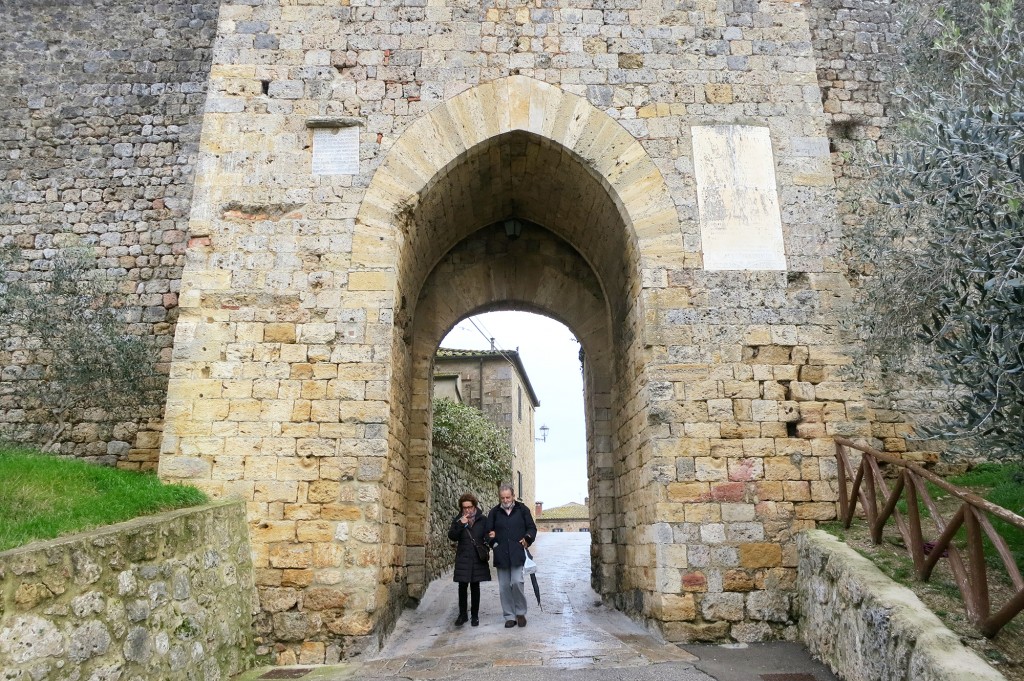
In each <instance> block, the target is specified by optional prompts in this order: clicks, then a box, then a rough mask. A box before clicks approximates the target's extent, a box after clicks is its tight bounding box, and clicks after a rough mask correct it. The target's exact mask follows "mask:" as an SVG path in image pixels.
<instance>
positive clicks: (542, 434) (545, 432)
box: [533, 426, 551, 442]
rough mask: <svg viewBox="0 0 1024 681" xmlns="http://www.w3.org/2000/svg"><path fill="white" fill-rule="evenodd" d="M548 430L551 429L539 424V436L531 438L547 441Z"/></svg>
mask: <svg viewBox="0 0 1024 681" xmlns="http://www.w3.org/2000/svg"><path fill="white" fill-rule="evenodd" d="M549 430H551V429H550V428H548V427H547V426H541V427H540V437H535V438H533V439H534V440H536V441H537V442H547V441H548V431H549Z"/></svg>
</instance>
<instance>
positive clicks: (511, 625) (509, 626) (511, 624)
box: [505, 620, 516, 629]
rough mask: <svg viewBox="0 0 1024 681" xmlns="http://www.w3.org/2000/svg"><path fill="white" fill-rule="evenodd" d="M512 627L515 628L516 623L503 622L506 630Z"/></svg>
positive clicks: (513, 621)
mask: <svg viewBox="0 0 1024 681" xmlns="http://www.w3.org/2000/svg"><path fill="white" fill-rule="evenodd" d="M514 626H516V621H515V620H505V628H506V629H511V628H512V627H514Z"/></svg>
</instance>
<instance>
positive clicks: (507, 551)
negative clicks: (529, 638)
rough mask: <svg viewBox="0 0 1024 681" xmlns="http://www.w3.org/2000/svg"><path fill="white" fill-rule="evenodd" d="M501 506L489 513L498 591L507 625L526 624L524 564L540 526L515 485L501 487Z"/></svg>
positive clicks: (499, 499)
mask: <svg viewBox="0 0 1024 681" xmlns="http://www.w3.org/2000/svg"><path fill="white" fill-rule="evenodd" d="M498 501H499V503H498V505H497V506H495V507H494V508H492V509H491V512H490V513H489V514H488V515H487V521H488V526H489V527H490V528H491V532H490V534H489V535H488V536H489V537H490V539H491V546H492V547H493V548H494V568H495V571H496V572H497V573H498V593H500V594H501V611H502V613H503V614H504V615H505V628H506V629H511V628H512V627H514V626H516V625H517V624H518V625H519V626H521V627H525V626H526V592H525V591H524V589H523V563H525V562H526V547H527V546H529V545H530V544H532V543H533V540H534V539H536V538H537V525H536V524H535V523H534V522H533V515H532V514H531V513H530V509H528V508H526V506H524V505H523V504H521V503H519V502H518V501H516V500H515V493H514V492H513V490H512V485H510V484H508V483H502V485H501V487H499V488H498Z"/></svg>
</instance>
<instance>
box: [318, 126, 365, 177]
mask: <svg viewBox="0 0 1024 681" xmlns="http://www.w3.org/2000/svg"><path fill="white" fill-rule="evenodd" d="M313 174H314V175H358V174H359V128H358V127H355V126H350V127H344V128H314V129H313Z"/></svg>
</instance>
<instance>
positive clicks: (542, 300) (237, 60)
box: [160, 0, 872, 647]
mask: <svg viewBox="0 0 1024 681" xmlns="http://www.w3.org/2000/svg"><path fill="white" fill-rule="evenodd" d="M584 5H585V7H580V6H575V5H574V6H569V5H568V4H567V3H566V4H563V5H559V6H553V7H544V8H530V7H521V6H516V5H513V4H508V3H501V4H500V5H499V6H494V7H469V8H467V7H465V6H464V5H463V4H460V3H458V2H440V3H437V4H431V5H429V6H424V7H401V8H392V7H364V6H321V5H292V4H286V3H283V2H263V3H262V4H258V5H249V4H245V5H242V4H237V5H236V4H231V5H225V6H224V7H223V8H222V10H221V17H220V22H219V27H218V38H217V48H216V54H215V57H214V65H213V67H212V68H211V80H210V97H209V105H208V106H207V111H206V115H205V119H204V130H203V139H202V142H201V152H200V153H201V160H200V168H201V169H200V172H199V173H198V174H197V183H196V191H195V199H194V201H193V208H192V221H191V222H190V228H191V229H192V235H193V237H194V238H195V239H196V241H195V242H194V248H191V249H189V254H188V262H187V266H186V269H185V272H184V274H183V279H182V296H181V317H180V319H179V323H178V328H177V335H176V339H175V348H174V353H173V355H174V366H173V368H172V374H173V375H172V378H171V380H170V382H169V389H168V406H167V412H166V413H167V423H166V430H165V436H164V439H163V443H162V450H161V461H160V471H161V475H163V476H164V477H166V478H168V479H180V480H188V481H190V482H192V483H193V484H196V485H199V486H201V487H202V488H203V489H205V490H207V491H208V492H210V493H211V494H214V495H240V496H243V497H245V498H246V499H248V500H249V501H250V502H251V508H252V509H253V513H252V514H251V515H252V517H254V518H256V517H261V518H267V521H266V522H268V523H269V524H271V525H273V526H274V528H275V531H274V532H273V533H270V532H268V533H267V534H266V535H265V536H266V538H267V539H268V543H267V546H266V550H262V549H257V567H258V569H259V571H260V580H261V583H264V584H265V585H267V586H271V585H274V583H275V582H280V581H282V580H285V579H296V578H298V577H301V578H302V579H304V580H308V581H307V582H306V583H305V584H301V585H297V588H302V589H304V590H312V589H316V590H320V589H327V588H331V589H334V590H335V591H336V592H337V594H338V600H339V601H341V600H344V610H345V612H344V615H343V616H342V617H341V619H340V620H339V621H338V622H337V626H335V627H333V628H328V629H325V628H324V627H323V626H320V625H319V624H318V619H317V616H316V613H315V611H309V612H307V613H305V616H306V620H305V622H306V625H307V628H306V632H307V635H306V640H323V641H325V642H330V641H336V640H351V641H355V640H356V639H357V638H359V637H364V636H367V635H371V634H374V633H379V632H380V631H381V630H382V629H386V626H387V622H388V621H389V619H388V618H389V617H390V613H392V612H393V607H394V604H395V603H396V602H399V601H400V599H401V596H402V591H403V590H404V591H407V592H408V594H409V595H412V596H413V597H415V595H416V593H418V592H419V591H420V590H421V589H422V587H423V579H424V576H425V571H424V566H423V565H422V564H418V563H417V562H416V561H417V559H419V558H420V557H421V556H422V551H421V548H422V547H423V546H425V541H426V540H425V536H426V531H427V528H428V521H427V518H426V517H425V516H422V515H421V514H422V513H424V512H426V511H428V509H425V508H423V507H422V504H421V503H420V501H421V500H422V499H427V498H429V488H428V487H427V484H428V483H429V475H428V473H427V472H426V471H427V470H429V469H428V468H427V466H428V465H429V457H430V452H429V415H428V410H429V405H430V402H429V397H430V396H429V381H430V375H429V366H430V365H429V362H430V358H431V357H432V356H433V353H434V351H435V350H436V347H437V345H436V342H434V341H436V340H439V336H436V335H435V334H434V331H435V330H436V327H438V326H445V325H446V326H447V328H450V327H451V323H453V322H454V321H455V320H458V319H460V318H462V317H463V316H465V315H467V314H471V313H474V312H477V311H481V310H485V309H501V308H510V307H514V308H518V309H528V310H532V311H539V312H542V313H545V314H549V315H550V316H552V317H555V318H557V319H561V320H565V321H566V322H567V325H568V326H569V327H570V328H571V329H572V330H573V331H574V333H576V334H577V337H579V338H580V339H581V343H582V344H583V346H584V350H585V361H586V364H587V366H586V367H585V372H586V374H587V380H586V390H587V392H588V395H587V398H586V400H585V404H586V405H587V406H586V408H587V409H588V415H587V418H588V438H589V443H588V460H589V464H588V465H589V468H588V470H589V471H590V473H591V476H590V477H591V490H590V497H591V503H592V505H593V506H592V508H593V509H594V516H595V518H594V523H593V530H594V536H595V537H596V541H595V543H596V544H597V546H596V548H595V561H594V575H595V576H596V579H595V583H596V584H597V585H598V587H599V590H600V592H601V593H602V594H603V595H605V596H606V597H608V598H609V599H610V600H613V601H614V602H615V603H616V604H617V605H618V606H619V607H621V608H623V609H624V610H627V611H629V612H631V613H633V614H635V615H636V616H638V617H645V618H649V619H652V620H655V621H658V622H661V623H662V624H663V631H664V632H665V634H666V635H668V636H670V637H671V638H672V639H673V640H696V639H724V638H733V639H737V640H758V639H763V638H769V637H773V636H786V635H788V632H789V631H790V628H791V621H790V619H789V612H790V608H789V606H790V596H791V591H792V585H793V583H794V581H795V572H796V551H795V545H794V543H793V534H794V533H795V532H796V531H798V530H801V529H805V528H807V527H812V526H813V525H814V523H815V522H816V521H817V520H820V519H828V518H831V517H834V515H835V498H836V495H835V480H834V477H835V469H834V463H833V458H832V457H833V446H832V443H831V436H832V435H835V434H842V435H848V436H870V434H871V426H870V422H871V420H872V418H871V413H870V411H869V410H868V408H867V406H866V405H865V403H864V401H863V399H862V391H861V387H860V380H859V379H858V378H857V377H856V375H855V372H853V371H852V368H853V367H852V365H853V360H852V357H851V352H850V350H851V348H852V346H853V344H855V342H856V338H854V337H852V336H851V334H849V332H848V330H847V329H846V328H845V327H844V326H843V318H844V315H845V313H846V312H847V310H848V308H849V306H850V304H851V303H852V297H851V294H850V286H849V282H848V281H847V279H846V278H845V270H844V266H843V263H842V249H841V246H842V244H841V236H842V232H841V226H840V224H839V221H838V219H837V217H836V213H835V209H834V206H835V203H834V201H835V197H834V183H833V176H832V167H831V158H830V156H829V151H828V140H827V137H826V132H827V120H826V118H825V116H824V113H823V111H822V108H821V92H820V89H819V88H818V85H817V82H818V77H817V70H816V60H815V55H814V52H813V48H812V44H811V33H810V25H811V19H810V16H809V15H808V14H807V12H806V10H805V9H804V8H803V7H799V6H796V5H794V4H792V3H786V2H770V1H764V2H756V1H754V0H749V1H748V0H743V1H739V0H738V1H736V2H729V1H727V0H697V1H696V2H689V1H687V2H680V3H669V5H664V4H661V5H658V4H656V3H643V2H639V1H637V0H616V1H615V2H612V3H604V2H601V3H584ZM350 118H354V119H357V121H358V122H359V124H360V125H359V130H358V140H359V162H360V166H359V169H358V172H353V173H345V172H339V173H337V174H321V173H319V172H314V169H313V165H312V156H313V155H314V153H315V146H316V142H315V140H316V139H317V133H316V132H315V130H317V128H315V127H310V126H316V125H320V124H321V123H322V122H323V121H324V120H328V121H331V120H333V121H335V122H337V121H341V120H342V119H350ZM342 122H344V121H342ZM704 127H725V128H727V129H734V128H736V127H752V128H757V129H758V130H759V131H761V132H763V133H766V134H765V135H763V139H765V140H770V144H769V145H768V153H767V154H766V155H762V156H760V157H759V158H761V159H762V160H763V163H764V167H765V168H767V167H768V165H769V164H770V168H771V170H772V173H773V177H774V181H773V185H772V188H771V189H772V194H776V193H777V197H775V198H776V199H777V203H776V202H773V203H772V205H773V206H775V205H777V207H778V213H779V215H778V216H777V218H778V220H779V221H781V224H780V227H779V230H780V234H781V236H780V239H783V240H784V246H785V258H786V270H785V271H783V270H780V269H771V268H768V269H761V268H757V267H753V268H751V269H748V270H742V271H724V270H715V269H712V268H706V267H705V263H704V259H703V258H704V253H703V251H702V229H703V228H704V225H703V224H702V220H703V219H704V218H706V217H707V216H706V215H705V216H703V217H702V214H701V211H700V210H699V207H698V201H697V196H698V194H699V192H698V187H697V185H698V179H697V176H696V174H695V170H694V168H695V164H696V160H695V152H694V145H693V140H694V132H693V131H694V129H697V128H704ZM776 189H777V192H776V191H775V190H776ZM739 205H740V202H735V203H734V204H731V205H730V208H731V207H736V206H739ZM510 214H515V215H516V216H517V217H519V218H520V219H522V220H523V221H524V222H525V223H527V224H528V225H530V230H531V232H532V233H533V234H534V235H536V240H535V241H534V243H537V244H538V245H541V244H543V248H538V249H537V250H533V251H528V250H516V249H514V248H512V247H508V246H504V245H501V244H500V243H496V242H503V241H506V242H507V239H506V237H505V235H504V234H501V233H492V232H493V227H494V226H495V225H496V224H497V223H500V221H501V220H502V219H504V218H505V217H507V216H508V215H510ZM541 235H543V237H544V238H541ZM477 236H480V238H479V240H478V241H474V243H480V244H486V246H485V247H484V248H479V247H472V248H471V247H469V244H470V242H471V241H473V240H474V239H475V238H476V237H477ZM484 236H486V238H484ZM526 238H527V236H526V230H524V235H523V236H522V237H521V238H520V239H519V242H524V240H525V239H526ZM463 245H466V248H465V250H463V251H461V252H460V254H459V258H458V261H457V262H456V261H455V260H454V259H453V260H448V258H449V257H450V256H451V255H452V254H454V253H455V252H456V251H457V250H458V249H461V248H462V247H463ZM566 252H568V253H566ZM563 254H565V255H563ZM570 254H571V255H570ZM572 257H575V259H576V260H575V261H574V260H573V259H572ZM556 258H557V259H561V260H562V261H563V262H566V263H572V267H573V268H574V270H573V272H572V276H571V277H570V276H569V275H567V274H565V273H564V272H563V273H562V274H558V273H555V274H554V275H553V276H554V277H562V279H553V278H551V277H549V276H548V273H549V270H554V269H556V268H555V267H553V266H549V264H548V263H552V262H554V261H555V260H556ZM576 261H578V263H579V266H578V267H577V264H576ZM577 272H579V274H577ZM528 273H540V274H543V275H544V276H543V277H542V276H532V275H531V276H527V274H528ZM435 275H438V276H435ZM440 275H443V276H440ZM449 275H450V276H449ZM442 282H444V283H442ZM592 282H596V291H597V292H598V293H599V294H600V296H601V298H600V299H599V300H600V304H599V305H598V304H596V303H597V300H598V299H595V297H594V295H593V291H594V290H595V288H594V287H592V286H591V283H592ZM467 283H469V284H471V285H469V286H466V285H465V284H467ZM563 284H564V285H563ZM435 285H442V286H444V289H443V290H435V289H434V288H432V287H434V286H435ZM435 299H436V302H435ZM592 305H593V308H591V306H592ZM439 320H444V321H445V322H446V324H442V323H441V322H440V321H439ZM382 386H383V389H382ZM326 481H330V484H329V485H328V484H326ZM321 483H325V484H321ZM314 490H316V496H315V498H314V496H313V494H312V493H313V491H314ZM339 502H340V504H341V505H344V506H346V509H345V512H346V513H351V517H352V518H353V520H352V521H351V524H349V522H350V521H349V520H348V519H347V518H346V519H345V520H341V518H340V516H339V515H337V514H336V513H335V510H336V508H337V507H338V505H339ZM343 523H344V524H345V525H346V529H345V531H341V530H342V528H341V524H343ZM307 525H309V526H311V527H312V526H315V527H316V530H315V531H310V532H307V531H305V527H306V526H307ZM349 530H350V531H349ZM257 534H258V533H257V531H256V530H254V537H255V536H257ZM289 542H290V543H289ZM374 553H378V554H380V555H378V557H377V560H376V561H372V560H369V561H368V562H366V563H365V564H364V563H363V562H362V559H361V558H358V559H356V563H355V565H354V566H353V568H354V569H349V568H348V563H347V562H346V561H350V560H353V558H354V557H356V556H364V555H365V556H370V555H372V554H374ZM318 560H320V561H321V562H319V563H318ZM341 565H345V566H346V569H345V570H343V571H339V569H338V568H339V567H340V566H341ZM380 566H386V567H384V568H380ZM403 570H404V571H405V572H403ZM276 632H277V629H276V628H275V634H276ZM289 640H290V639H289ZM293 647H294V646H293Z"/></svg>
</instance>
